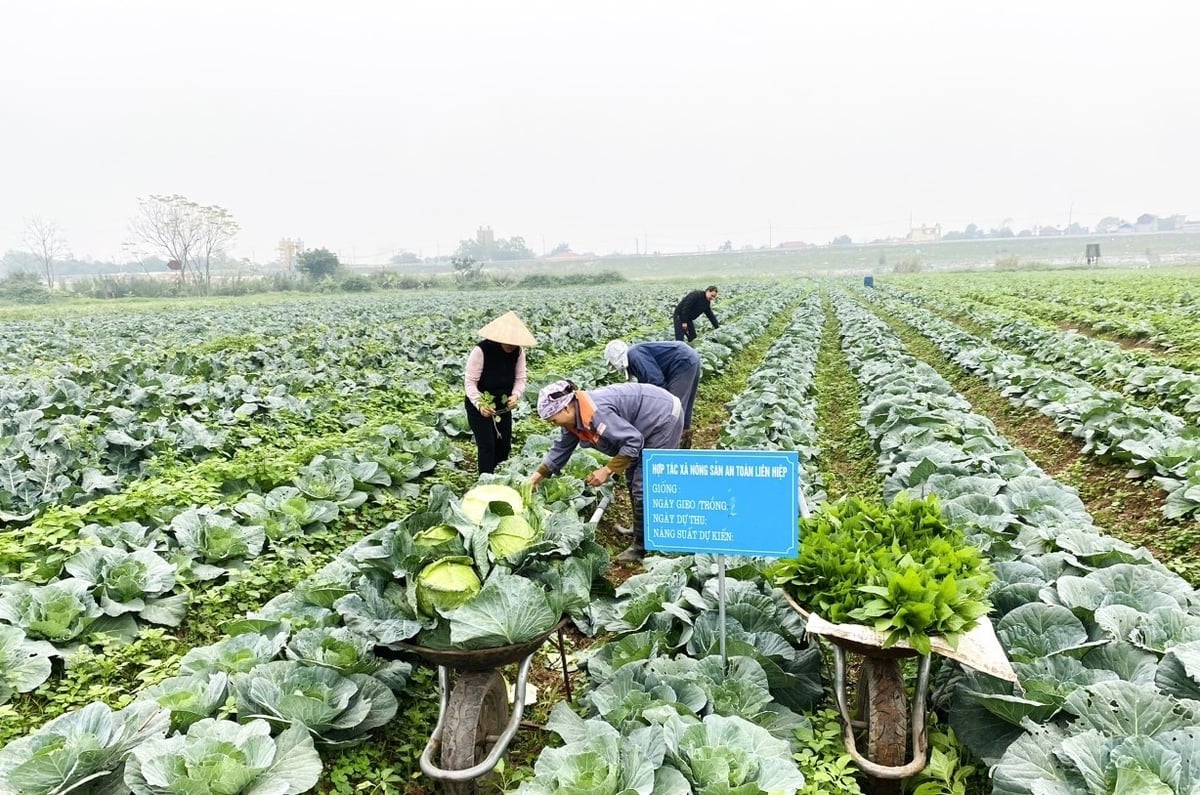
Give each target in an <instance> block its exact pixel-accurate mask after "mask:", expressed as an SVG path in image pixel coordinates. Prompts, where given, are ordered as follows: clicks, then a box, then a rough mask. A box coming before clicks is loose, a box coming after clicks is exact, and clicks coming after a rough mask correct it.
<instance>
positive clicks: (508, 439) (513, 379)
mask: <svg viewBox="0 0 1200 795" xmlns="http://www.w3.org/2000/svg"><path fill="white" fill-rule="evenodd" d="M479 336H481V337H483V339H482V340H481V341H480V342H479V344H478V345H476V346H475V347H474V348H472V349H471V354H470V355H469V356H468V357H467V369H466V376H465V377H464V379H463V385H464V387H465V389H466V393H467V397H466V409H467V419H468V421H470V423H471V432H472V433H474V434H475V448H476V449H477V450H478V451H479V455H478V459H479V472H480V474H483V473H484V472H494V471H495V470H496V465H497V464H499V463H500V462H501V461H505V460H507V459H508V455H509V453H510V452H511V451H512V410H513V408H515V407H516V405H517V403H518V402H519V401H520V399H521V395H522V393H524V391H525V348H527V347H529V346H530V345H537V340H536V339H534V337H533V335H532V334H530V333H529V329H527V328H525V324H524V323H522V322H521V318H519V317H517V314H516V312H506V313H505V314H503V315H501V316H500V317H498V318H496V319H495V320H493V321H492V322H491V323H488V324H487V325H486V326H484V327H483V328H481V329H479ZM485 393H486V395H487V396H490V397H491V400H488V399H487V398H486V397H485Z"/></svg>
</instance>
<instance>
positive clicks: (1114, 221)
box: [1096, 215, 1125, 235]
mask: <svg viewBox="0 0 1200 795" xmlns="http://www.w3.org/2000/svg"><path fill="white" fill-rule="evenodd" d="M1123 223H1125V222H1124V221H1123V220H1121V219H1120V218H1118V217H1117V216H1115V215H1106V216H1104V217H1103V218H1101V219H1100V220H1099V221H1097V222H1096V232H1097V233H1098V234H1101V235H1103V234H1105V233H1106V232H1115V231H1117V227H1119V226H1120V225H1121V224H1123Z"/></svg>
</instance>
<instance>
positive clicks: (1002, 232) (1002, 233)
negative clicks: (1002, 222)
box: [987, 226, 1016, 237]
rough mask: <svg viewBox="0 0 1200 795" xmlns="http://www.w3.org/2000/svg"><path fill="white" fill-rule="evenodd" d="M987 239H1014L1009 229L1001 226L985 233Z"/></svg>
mask: <svg viewBox="0 0 1200 795" xmlns="http://www.w3.org/2000/svg"><path fill="white" fill-rule="evenodd" d="M987 236H988V237H1016V235H1015V234H1014V233H1013V230H1012V228H1011V227H1008V226H1002V227H1000V228H999V229H993V230H992V231H990V232H988V233H987Z"/></svg>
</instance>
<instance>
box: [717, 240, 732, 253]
mask: <svg viewBox="0 0 1200 795" xmlns="http://www.w3.org/2000/svg"><path fill="white" fill-rule="evenodd" d="M717 251H721V252H727V251H733V241H732V240H726V241H725V242H724V243H722V244H721V247H720V248H718V249H717Z"/></svg>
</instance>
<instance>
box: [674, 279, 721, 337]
mask: <svg viewBox="0 0 1200 795" xmlns="http://www.w3.org/2000/svg"><path fill="white" fill-rule="evenodd" d="M716 298H717V286H716V285H715V284H710V285H709V286H708V287H705V288H704V289H703V290H692V291H691V292H690V293H688V294H687V295H685V296H684V297H683V298H682V299H681V300H680V302H679V303H678V304H677V305H676V307H675V339H677V340H683V339H684V338H686V339H687V341H688V342H691V341H692V340H694V339H696V318H698V317H700V316H701V315H708V321H709V322H710V323H712V327H713V328H720V326H721V324H720V323H718V322H717V316H716V315H714V314H713V311H712V302H713V301H715V300H716Z"/></svg>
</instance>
